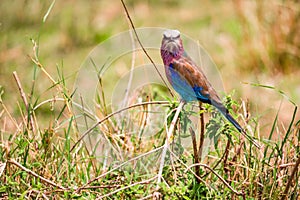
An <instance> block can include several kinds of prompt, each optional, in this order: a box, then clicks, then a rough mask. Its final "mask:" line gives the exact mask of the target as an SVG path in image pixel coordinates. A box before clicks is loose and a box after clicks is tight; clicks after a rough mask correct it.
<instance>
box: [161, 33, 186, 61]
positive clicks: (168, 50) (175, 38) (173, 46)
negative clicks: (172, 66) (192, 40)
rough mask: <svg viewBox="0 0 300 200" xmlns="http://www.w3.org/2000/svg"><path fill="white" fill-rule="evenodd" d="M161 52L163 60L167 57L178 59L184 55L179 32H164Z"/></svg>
mask: <svg viewBox="0 0 300 200" xmlns="http://www.w3.org/2000/svg"><path fill="white" fill-rule="evenodd" d="M160 51H161V55H162V57H163V58H164V57H165V56H171V57H173V58H176V57H178V56H181V55H182V54H183V51H184V50H183V46H182V40H181V38H180V32H179V31H178V30H166V31H164V33H163V39H162V43H161V48H160Z"/></svg>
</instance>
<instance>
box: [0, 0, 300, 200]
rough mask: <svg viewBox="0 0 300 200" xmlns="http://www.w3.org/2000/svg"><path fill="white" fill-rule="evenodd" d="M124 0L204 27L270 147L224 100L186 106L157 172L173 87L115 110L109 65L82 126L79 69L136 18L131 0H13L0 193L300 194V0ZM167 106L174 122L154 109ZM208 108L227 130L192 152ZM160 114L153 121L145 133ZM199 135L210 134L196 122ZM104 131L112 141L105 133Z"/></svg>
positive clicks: (7, 33) (4, 5)
mask: <svg viewBox="0 0 300 200" xmlns="http://www.w3.org/2000/svg"><path fill="white" fill-rule="evenodd" d="M51 3H52V4H51ZM125 3H126V4H127V6H128V9H129V12H130V14H131V17H132V20H133V22H134V23H135V26H136V27H142V26H156V27H158V26H159V27H168V28H169V27H171V28H174V27H176V28H177V29H179V30H181V31H182V32H184V33H185V34H188V35H190V36H191V37H193V38H197V39H198V40H199V43H200V44H202V45H203V46H204V47H205V48H206V49H207V50H208V52H210V54H211V56H212V57H213V59H214V60H215V61H216V63H217V66H220V73H221V74H222V77H223V80H224V83H226V88H229V89H227V91H230V89H233V88H234V89H235V91H236V92H235V93H233V92H228V94H231V95H227V96H226V97H225V98H224V103H225V104H226V106H227V107H228V108H230V110H232V113H236V115H235V116H234V117H235V118H237V119H238V121H240V122H241V124H242V125H244V126H245V127H246V128H247V130H248V131H249V133H250V134H251V135H253V136H255V137H256V138H257V139H258V141H259V143H260V144H261V145H262V148H261V149H258V148H255V146H253V145H252V144H251V143H249V141H247V140H245V139H244V138H243V137H241V136H240V135H239V133H237V132H236V131H235V129H234V128H233V127H232V126H231V125H229V124H228V123H226V122H225V121H224V120H223V118H222V117H221V116H220V115H219V113H218V112H217V111H215V110H214V109H213V108H212V107H210V106H208V105H202V106H203V108H202V109H201V110H199V108H198V105H197V104H196V105H194V104H193V105H186V106H185V107H184V110H183V111H182V112H181V113H180V115H179V120H178V122H177V123H176V126H175V132H174V135H173V136H172V137H171V139H172V144H171V146H170V149H169V151H168V152H167V154H166V159H165V160H164V165H163V170H162V177H163V179H162V181H161V182H160V183H158V184H157V180H158V168H159V166H160V165H161V162H162V161H161V157H160V155H161V150H162V147H163V145H164V144H165V142H166V136H167V131H166V129H167V128H169V127H170V126H171V125H172V123H171V122H172V120H173V119H174V115H175V111H176V109H175V108H176V107H177V106H178V102H177V101H174V98H172V97H169V96H168V95H169V93H168V91H167V90H166V89H165V88H162V87H160V86H155V85H151V86H146V87H144V88H142V89H140V90H139V91H138V92H137V93H136V94H135V95H136V96H135V97H134V98H131V99H130V100H131V101H130V102H129V101H128V103H127V105H128V108H126V109H123V110H120V111H115V110H112V109H111V108H110V105H109V103H108V102H106V101H105V99H106V97H107V96H108V95H109V94H107V93H106V90H105V88H111V87H112V86H111V85H108V84H109V82H102V77H100V76H99V80H98V87H99V88H98V90H97V91H98V92H97V95H96V97H95V101H94V102H95V107H96V108H97V112H96V114H94V115H89V114H90V113H87V112H82V113H80V116H83V119H85V120H89V119H91V118H95V119H98V120H100V121H98V123H97V124H96V125H95V128H94V129H90V130H89V131H87V132H86V135H84V138H82V131H79V130H80V127H79V126H78V123H77V119H78V117H79V116H78V113H76V112H75V108H76V105H75V104H74V102H73V99H74V96H75V94H76V90H74V89H73V83H74V80H75V78H76V73H77V72H78V69H79V67H80V65H81V62H82V60H83V59H84V56H85V55H86V54H87V53H88V52H89V51H91V50H92V48H93V47H94V46H96V45H97V44H98V43H99V42H102V41H104V40H105V39H107V38H109V37H111V36H113V35H115V34H117V33H119V32H121V31H125V30H127V29H129V26H128V22H127V19H126V16H125V15H124V12H123V11H124V10H123V8H122V4H121V2H119V1H114V2H113V1H101V2H94V1H92V2H89V3H87V2H86V1H76V3H74V2H69V1H56V2H54V1H53V2H44V1H42V2H40V1H35V0H33V1H30V2H11V1H3V2H1V5H0V20H1V21H0V23H1V24H0V29H1V31H0V38H1V43H0V48H1V52H0V65H1V67H0V104H1V106H0V197H1V198H4V199H15V198H19V199H25V198H26V199H27V198H29V199H32V198H34V199H35V198H41V199H44V198H45V199H46V198H54V199H71V198H74V199H75V198H78V199H94V198H99V199H101V198H103V199H155V198H157V199H162V198H163V199H285V198H287V199H298V198H299V196H300V194H299V188H300V178H299V176H300V172H299V162H300V156H299V153H300V146H299V144H300V121H299V119H300V114H299V112H298V110H297V108H298V107H297V106H298V105H297V104H298V102H299V99H300V93H299V85H300V82H299V81H300V79H299V78H298V77H299V75H300V70H299V68H300V60H299V55H300V52H299V46H300V40H299V35H300V33H299V31H300V29H299V16H300V13H299V12H300V11H299V9H298V7H299V3H296V2H284V3H282V2H277V1H273V2H262V3H261V2H260V1H256V2H255V1H245V2H244V1H242V2H240V1H233V2H227V1H226V2H223V1H207V2H203V3H200V2H194V1H185V3H183V2H181V1H177V0H164V1H162V2H161V1H156V0H151V1H128V2H125ZM154 10H155V14H154ZM141 54H143V53H141ZM137 55H138V56H140V54H137ZM151 55H152V54H151ZM99 56H101V55H99ZM138 56H137V57H138ZM154 56H155V55H154ZM118 67H120V68H118V70H119V71H118V72H117V73H116V76H117V75H118V73H122V72H123V71H126V70H127V71H128V70H129V69H130V59H128V60H126V62H125V61H124V62H123V65H122V63H121V64H120V65H118ZM122 70H123V71H122ZM14 71H15V72H14ZM233 77H234V78H233ZM104 83H105V84H104ZM245 83H246V84H245ZM95 87H96V86H95ZM239 96H240V97H241V98H240V100H237V101H234V100H233V99H238V98H239ZM139 99H142V100H143V103H140V100H139ZM165 99H167V100H165ZM162 100H164V101H162ZM193 106H194V107H196V108H195V109H194V107H193ZM161 113H162V114H163V116H164V118H163V120H164V121H159V119H156V120H155V116H157V114H161ZM201 113H203V114H204V116H205V119H206V134H207V135H208V137H212V138H213V139H212V140H214V139H215V137H218V138H219V139H218V140H216V142H215V143H213V145H212V146H213V147H214V148H211V149H210V151H209V152H208V155H207V156H206V157H204V158H203V159H202V160H201V162H200V164H199V163H198V165H197V163H196V165H193V163H194V162H195V160H197V159H196V156H195V155H194V154H193V150H195V146H193V145H192V140H191V139H190V138H191V134H192V135H193V130H196V128H197V127H196V126H195V125H194V124H193V123H194V121H193V119H194V118H196V119H198V118H199V114H201ZM123 116H126V117H123ZM153 116H154V117H153ZM120 119H121V120H120ZM95 121H97V120H95ZM154 122H155V123H156V124H153V123H154ZM150 126H153V127H155V128H154V129H153V130H155V131H154V132H153V133H152V134H151V135H150V136H147V137H145V138H146V139H142V140H140V139H139V137H138V135H139V134H141V135H143V134H146V133H147V130H148V129H147V128H149V127H150ZM88 128H90V126H88V127H87V129H88ZM216 130H218V131H217V132H216ZM194 134H196V139H197V140H199V136H198V135H199V133H198V131H197V132H195V133H194ZM95 135H96V136H97V135H101V136H103V138H102V139H103V140H102V139H101V140H97V141H95V140H93V139H95V137H94V136H95ZM187 138H189V140H188V147H187V146H185V145H186V143H185V140H186V139H187ZM103 141H105V142H103ZM91 144H92V145H91ZM106 145H107V146H106ZM198 145H199V143H198V144H197V146H198ZM105 152H108V154H109V159H107V158H106V157H103V155H105ZM197 175H198V178H197V177H196V176H197Z"/></svg>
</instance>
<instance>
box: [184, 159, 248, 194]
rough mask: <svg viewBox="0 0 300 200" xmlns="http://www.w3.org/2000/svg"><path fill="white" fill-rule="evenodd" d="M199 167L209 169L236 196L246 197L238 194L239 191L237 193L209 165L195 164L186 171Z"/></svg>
mask: <svg viewBox="0 0 300 200" xmlns="http://www.w3.org/2000/svg"><path fill="white" fill-rule="evenodd" d="M197 165H199V166H201V167H205V168H207V169H209V170H210V171H211V172H212V173H213V174H214V175H216V176H217V177H218V178H219V179H220V180H221V181H222V182H223V183H224V184H225V185H226V186H227V187H228V188H229V189H230V190H231V191H232V192H234V193H235V194H236V195H240V196H242V195H244V193H243V192H238V191H236V190H235V189H233V188H232V187H231V186H230V185H229V184H228V183H227V182H226V181H225V180H224V179H223V177H222V176H220V175H219V174H218V173H217V172H215V171H214V170H213V169H212V168H210V167H209V166H208V165H206V164H202V163H197V164H193V165H190V166H189V167H188V168H187V169H186V171H187V170H189V169H190V168H192V167H196V166H197Z"/></svg>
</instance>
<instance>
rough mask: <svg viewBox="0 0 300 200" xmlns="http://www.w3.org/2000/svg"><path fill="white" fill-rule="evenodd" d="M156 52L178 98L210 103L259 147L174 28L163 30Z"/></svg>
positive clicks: (185, 100)
mask: <svg viewBox="0 0 300 200" xmlns="http://www.w3.org/2000/svg"><path fill="white" fill-rule="evenodd" d="M160 54H161V58H162V60H163V63H164V67H165V73H166V77H167V79H168V81H169V83H170V84H171V86H172V87H173V88H174V90H175V91H176V92H177V93H178V94H179V95H180V96H181V100H183V101H184V102H191V101H200V102H203V103H207V104H210V105H212V106H214V107H215V108H217V110H218V111H219V112H220V113H222V114H223V115H224V117H225V118H226V119H227V120H228V121H229V122H230V123H231V124H232V125H233V126H234V127H235V128H236V129H237V130H238V131H239V132H240V133H241V134H242V135H243V136H244V137H246V138H247V139H248V140H250V142H252V143H253V144H254V145H255V146H256V147H258V148H260V145H259V144H258V143H257V142H256V141H255V140H254V139H253V138H252V137H250V136H249V135H248V134H247V133H246V132H245V130H244V129H243V128H242V127H241V125H240V124H239V123H238V122H237V121H236V120H235V119H234V118H233V117H232V115H231V114H230V113H229V111H228V109H227V108H226V107H225V106H224V105H223V103H222V101H221V99H220V97H219V96H218V94H217V92H216V90H215V89H214V88H213V86H212V85H211V83H210V82H209V81H208V79H207V77H206V76H205V74H204V72H203V71H202V69H201V68H200V67H198V66H197V64H196V63H195V62H194V61H193V60H192V59H191V58H190V57H189V56H188V55H187V53H186V51H185V50H184V47H183V42H182V39H181V37H180V32H179V31H178V30H166V31H164V32H163V38H162V43H161V47H160Z"/></svg>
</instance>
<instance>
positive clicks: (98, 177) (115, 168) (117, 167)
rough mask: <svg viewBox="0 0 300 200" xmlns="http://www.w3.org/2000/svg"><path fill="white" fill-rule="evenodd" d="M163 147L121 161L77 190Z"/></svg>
mask: <svg viewBox="0 0 300 200" xmlns="http://www.w3.org/2000/svg"><path fill="white" fill-rule="evenodd" d="M162 148H163V147H162V146H161V147H158V148H156V149H153V150H151V151H149V152H146V153H144V154H141V155H139V156H136V157H134V158H131V159H129V160H127V161H125V162H123V163H121V164H120V165H118V166H116V167H114V168H113V169H111V170H109V171H107V172H105V173H103V174H101V175H100V176H97V177H95V178H93V179H91V180H89V181H88V182H87V183H86V184H84V185H83V186H81V187H79V188H78V189H77V190H76V191H75V192H76V193H78V192H79V191H81V190H83V189H85V188H87V186H88V185H90V184H91V183H92V182H94V181H97V180H99V179H100V178H102V177H104V176H106V175H107V174H109V173H111V172H113V171H115V170H117V169H119V168H120V167H123V166H124V165H126V164H127V163H129V162H132V161H134V160H137V159H139V158H141V157H143V156H146V155H149V154H151V153H154V152H156V151H158V150H160V149H162Z"/></svg>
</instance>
